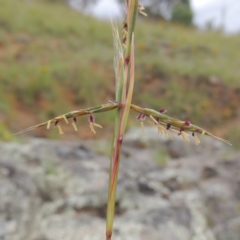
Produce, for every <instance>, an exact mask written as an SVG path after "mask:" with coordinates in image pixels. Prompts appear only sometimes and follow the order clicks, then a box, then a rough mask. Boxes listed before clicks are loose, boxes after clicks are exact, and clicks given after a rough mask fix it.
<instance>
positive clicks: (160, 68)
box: [0, 0, 240, 138]
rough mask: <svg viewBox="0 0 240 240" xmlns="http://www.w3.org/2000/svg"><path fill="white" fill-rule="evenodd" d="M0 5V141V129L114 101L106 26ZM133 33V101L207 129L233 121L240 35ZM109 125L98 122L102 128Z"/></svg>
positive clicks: (145, 27) (172, 28)
mask: <svg viewBox="0 0 240 240" xmlns="http://www.w3.org/2000/svg"><path fill="white" fill-rule="evenodd" d="M0 5H1V8H0V96H1V101H0V116H1V119H3V121H2V123H1V125H0V134H2V135H3V133H4V136H5V138H6V136H7V133H6V131H5V129H6V128H5V125H7V126H8V127H9V128H10V129H11V131H16V130H17V129H18V130H19V129H20V128H23V127H27V126H29V125H32V124H35V123H38V122H39V121H40V122H41V121H45V120H46V119H48V118H49V117H54V116H56V115H59V114H61V113H64V112H66V111H69V110H72V109H74V108H82V107H88V106H91V105H96V104H98V103H100V102H106V101H107V99H111V98H113V97H114V74H113V70H112V54H113V51H112V37H111V27H110V24H109V23H107V22H100V21H96V20H95V19H93V18H90V17H86V16H82V15H81V14H79V13H77V12H75V11H73V10H71V9H69V8H67V7H65V6H64V5H61V4H47V3H37V2H33V1H31V2H30V1H18V0H0ZM137 30H138V32H137V36H136V39H137V44H136V52H137V58H136V63H137V82H136V90H135V92H136V94H135V97H134V101H135V102H137V103H140V104H142V105H143V106H147V107H154V108H161V107H166V108H167V109H168V110H169V113H170V114H171V115H174V116H179V117H181V118H183V119H190V120H191V121H195V122H196V123H197V124H201V125H203V126H204V127H208V128H211V129H212V128H213V127H215V128H218V127H220V126H222V125H223V124H225V125H226V122H233V121H236V119H237V118H238V117H239V112H240V111H239V106H238V102H239V100H240V96H239V91H240V90H239V89H240V87H239V86H240V84H239V80H238V78H239V75H240V68H239V66H240V54H239V53H238V52H239V50H238V49H239V46H240V38H239V37H238V36H232V37H226V36H223V35H222V34H221V33H216V32H215V33H202V32H197V31H195V30H194V29H188V28H184V27H181V26H176V25H169V24H166V23H161V22H146V20H144V21H142V20H140V22H139V24H138V29H137ZM139 92H141V94H139ZM223 95H226V97H224V98H223ZM110 120H112V114H110V115H100V116H99V122H101V123H103V124H105V125H106V124H107V123H109V121H110ZM230 131H231V129H230ZM1 132H2V133H1ZM224 133H225V132H223V134H224ZM41 134H42V133H41ZM50 134H53V132H51V133H50ZM82 136H83V135H82ZM84 136H86V134H85V135H84ZM234 136H235V132H234Z"/></svg>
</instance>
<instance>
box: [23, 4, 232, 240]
mask: <svg viewBox="0 0 240 240" xmlns="http://www.w3.org/2000/svg"><path fill="white" fill-rule="evenodd" d="M143 11H144V8H143V6H142V5H140V4H139V2H138V0H127V1H126V16H125V20H124V22H123V25H122V28H121V33H119V31H118V29H117V27H116V26H114V24H112V31H113V39H114V53H115V54H114V70H115V86H116V88H115V99H112V100H110V101H109V102H108V103H105V104H101V105H98V106H94V107H90V108H85V109H80V110H75V111H71V112H68V113H64V114H62V115H60V116H58V117H55V118H52V119H50V120H48V121H46V122H44V123H42V124H38V125H35V126H32V127H30V128H27V129H25V130H23V131H21V132H20V133H23V132H26V131H30V130H34V129H36V128H40V127H46V128H47V129H50V127H52V126H54V127H56V128H58V131H59V134H63V130H62V124H64V123H65V124H71V125H72V126H73V129H74V130H75V131H78V127H77V119H78V118H79V117H81V116H83V115H88V116H89V119H88V120H89V127H90V130H91V131H92V132H93V133H94V134H95V133H96V131H97V130H96V129H97V128H102V126H101V125H99V124H98V123H96V120H95V116H96V114H97V113H103V112H109V111H114V113H115V129H114V134H113V142H112V149H111V161H110V168H109V192H108V206H107V217H106V240H111V239H112V233H113V222H114V212H115V199H116V189H117V180H118V170H119V164H120V153H121V148H122V144H123V139H124V133H125V130H126V125H127V122H128V118H129V113H130V110H132V111H134V112H136V113H137V114H138V117H137V120H138V121H139V122H140V123H141V126H142V129H143V130H144V121H145V120H146V119H148V120H149V121H150V122H151V123H152V124H153V125H154V126H156V131H158V132H159V133H160V134H164V135H165V136H166V137H169V138H170V139H174V138H176V137H182V138H183V140H184V141H185V142H189V141H190V137H191V136H190V134H191V135H192V138H193V139H194V141H195V143H196V144H197V145H198V144H200V139H199V138H198V135H202V136H203V135H207V136H211V137H213V138H215V139H218V140H220V141H223V142H224V143H227V144H230V142H229V141H227V140H224V139H221V138H218V137H216V136H215V135H213V134H212V133H210V132H209V131H207V130H205V129H203V128H201V127H199V126H196V125H193V124H192V123H190V121H182V120H179V119H177V118H173V117H171V116H169V115H167V114H166V112H167V110H166V109H160V110H154V109H151V108H143V107H140V106H138V105H135V104H133V103H132V97H133V90H134V82H135V49H136V46H135V36H136V35H135V24H136V20H137V15H138V12H140V13H142V14H143V15H144V12H143ZM49 24H50V23H49ZM46 27H49V26H46ZM60 33H61V29H56V34H60ZM44 74H45V73H44ZM45 77H46V79H47V74H46V76H45ZM47 82H48V81H47V80H46V83H44V82H43V83H42V84H43V86H42V87H43V88H44V84H48V83H47ZM94 84H96V83H94Z"/></svg>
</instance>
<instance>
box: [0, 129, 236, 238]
mask: <svg viewBox="0 0 240 240" xmlns="http://www.w3.org/2000/svg"><path fill="white" fill-rule="evenodd" d="M131 131H132V132H131ZM131 131H130V132H129V133H128V134H127V135H126V139H125V142H124V145H123V154H122V159H121V166H120V171H119V181H118V192H117V202H116V217H115V223H114V235H113V239H114V240H128V239H129V240H145V239H146V240H148V239H151V240H239V239H240V211H239V203H240V174H239V172H240V153H239V152H233V151H232V150H230V148H227V147H226V146H224V145H222V144H221V143H215V142H212V141H211V140H206V141H204V142H203V143H202V145H200V146H199V148H198V149H197V148H196V146H194V144H193V143H188V144H183V142H182V141H181V140H176V141H174V142H169V141H168V140H166V139H163V138H161V137H159V135H158V136H157V135H156V136H153V135H154V133H153V132H151V133H150V134H149V135H148V133H147V131H148V129H146V135H145V133H144V136H145V137H144V138H142V133H141V132H140V131H139V130H137V131H135V132H134V130H131ZM151 131H153V130H151ZM109 144H110V143H109ZM158 145H161V146H162V147H163V148H164V149H165V154H167V155H166V158H167V161H168V163H167V164H165V165H163V164H162V163H161V164H159V162H158V161H156V159H155V156H156V146H158ZM99 146H100V147H99ZM102 146H103V141H101V140H97V141H84V142H57V141H50V140H43V139H41V140H40V139H31V140H29V141H28V142H23V143H1V144H0V152H1V156H0V240H75V239H76V240H79V239H81V240H88V239H89V240H90V239H91V240H95V239H96V240H100V239H101V240H102V239H104V238H105V215H106V204H107V191H108V168H109V158H108V156H105V155H104V154H103V151H102V150H103V147H102ZM92 149H95V151H93V150H92ZM176 149H177V150H176ZM99 150H101V151H99ZM173 151H176V153H174V154H173Z"/></svg>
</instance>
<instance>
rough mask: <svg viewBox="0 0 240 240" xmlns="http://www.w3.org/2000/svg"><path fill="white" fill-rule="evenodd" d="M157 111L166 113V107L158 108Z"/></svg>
mask: <svg viewBox="0 0 240 240" xmlns="http://www.w3.org/2000/svg"><path fill="white" fill-rule="evenodd" d="M159 112H160V113H166V112H167V109H165V108H161V109H160V110H159Z"/></svg>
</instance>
